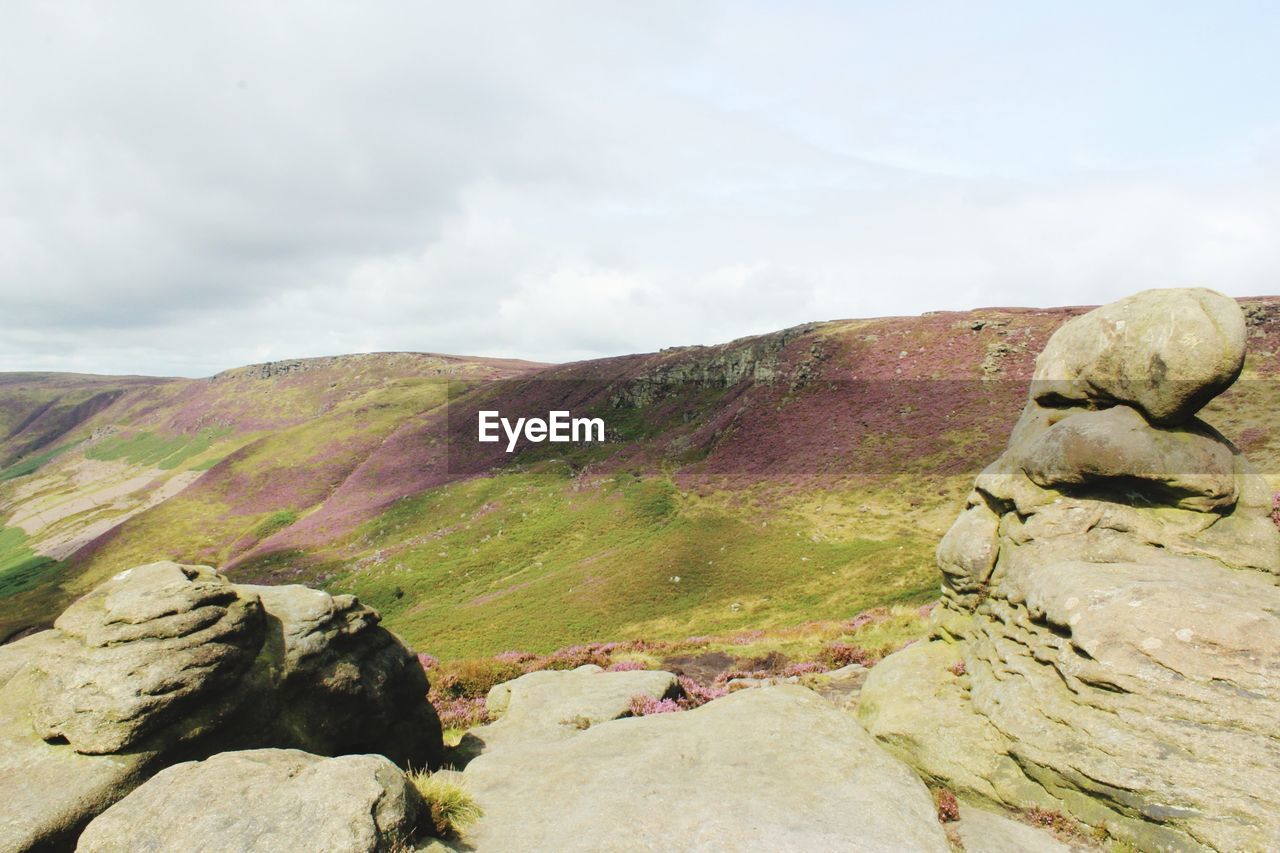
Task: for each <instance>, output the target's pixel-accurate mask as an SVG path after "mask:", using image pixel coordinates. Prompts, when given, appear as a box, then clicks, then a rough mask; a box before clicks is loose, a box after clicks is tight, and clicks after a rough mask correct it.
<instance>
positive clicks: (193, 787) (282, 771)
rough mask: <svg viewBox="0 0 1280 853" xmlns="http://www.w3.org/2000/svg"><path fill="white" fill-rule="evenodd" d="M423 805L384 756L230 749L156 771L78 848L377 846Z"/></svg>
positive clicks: (403, 832)
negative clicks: (330, 756)
mask: <svg viewBox="0 0 1280 853" xmlns="http://www.w3.org/2000/svg"><path fill="white" fill-rule="evenodd" d="M425 808H426V807H425V805H424V804H423V802H422V797H421V795H419V793H418V791H417V789H416V788H415V787H414V786H413V785H412V784H411V783H410V782H409V781H408V779H406V778H405V775H404V773H403V772H401V771H400V769H399V768H398V767H396V766H395V765H394V764H392V763H391V762H390V761H388V760H387V759H386V758H384V757H382V756H381V755H345V756H342V757H340V758H322V757H320V756H317V755H311V754H309V753H306V752H300V751H298V750H294V749H257V750H248V751H244V752H224V753H222V754H220V755H215V756H213V757H212V758H209V759H207V760H205V761H189V762H184V763H182V764H176V765H174V766H172V767H169V768H167V769H165V770H162V771H160V772H159V773H157V774H156V775H155V776H153V777H152V778H151V779H150V780H148V781H147V782H146V783H145V784H144V785H142V786H141V787H139V788H138V789H137V790H135V791H134V792H133V793H131V794H129V795H128V796H127V797H125V798H124V799H123V800H121V801H120V802H118V803H116V804H115V805H114V806H112V807H111V808H109V809H107V810H106V811H105V812H103V813H102V814H101V815H99V816H98V817H97V818H96V819H94V821H93V822H92V823H90V824H89V826H88V827H87V828H86V829H85V831H84V833H83V834H82V835H81V836H80V841H79V843H78V844H77V846H76V850H77V851H80V853H133V851H137V850H203V851H207V853H219V851H226V853H242V851H243V852H244V853H248V851H260V853H276V851H281V850H312V851H317V853H375V851H390V850H394V849H405V848H403V847H400V848H397V845H401V844H403V843H404V842H405V841H407V840H409V839H410V838H411V837H412V836H413V834H414V833H415V831H416V830H417V828H418V824H419V822H420V820H421V818H422V816H423V815H424V811H425Z"/></svg>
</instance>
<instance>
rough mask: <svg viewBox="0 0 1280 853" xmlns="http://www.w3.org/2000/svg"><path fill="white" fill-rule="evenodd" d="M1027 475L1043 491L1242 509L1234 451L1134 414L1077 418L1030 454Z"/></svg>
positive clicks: (1057, 427) (1201, 434) (1210, 436)
mask: <svg viewBox="0 0 1280 853" xmlns="http://www.w3.org/2000/svg"><path fill="white" fill-rule="evenodd" d="M1023 470H1024V471H1025V472H1026V474H1027V476H1028V477H1029V478H1030V479H1031V482H1033V483H1035V484H1036V485H1037V486H1040V487H1041V488H1044V489H1057V490H1058V491H1062V492H1072V493H1076V494H1081V493H1083V494H1091V495H1092V494H1098V493H1102V494H1103V496H1104V497H1106V498H1107V499H1109V500H1112V501H1114V502H1117V503H1131V502H1133V501H1135V500H1137V501H1145V502H1147V503H1149V504H1151V505H1156V506H1158V505H1161V504H1165V505H1168V506H1175V507H1178V508H1180V509H1194V510H1201V511H1209V510H1215V509H1220V508H1230V507H1231V506H1233V505H1234V504H1235V502H1236V484H1235V473H1236V472H1235V458H1234V455H1233V453H1232V448H1231V446H1230V445H1229V444H1227V442H1226V441H1225V440H1224V439H1223V438H1222V437H1221V436H1219V435H1217V434H1216V433H1212V432H1211V431H1210V430H1208V429H1207V428H1203V427H1201V428H1199V429H1193V428H1174V429H1152V428H1151V426H1150V425H1149V424H1148V423H1147V422H1146V421H1145V420H1144V419H1143V417H1142V415H1141V414H1139V413H1138V412H1137V411H1136V410H1134V409H1131V408H1129V407H1128V406H1116V407H1114V408H1111V409H1107V410H1105V411H1101V412H1078V413H1076V414H1073V415H1071V416H1070V417H1068V418H1065V419H1063V420H1061V421H1059V422H1058V423H1056V424H1054V425H1053V426H1052V427H1050V428H1049V429H1048V430H1047V431H1045V433H1044V435H1042V436H1040V438H1039V439H1038V440H1037V441H1036V442H1035V443H1034V444H1033V445H1032V446H1031V447H1030V448H1029V449H1028V451H1027V458H1026V460H1025V462H1024V463H1023Z"/></svg>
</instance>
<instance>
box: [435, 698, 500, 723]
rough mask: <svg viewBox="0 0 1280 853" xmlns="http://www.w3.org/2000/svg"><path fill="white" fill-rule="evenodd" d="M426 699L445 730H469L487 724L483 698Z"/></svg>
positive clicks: (487, 717) (485, 705)
mask: <svg viewBox="0 0 1280 853" xmlns="http://www.w3.org/2000/svg"><path fill="white" fill-rule="evenodd" d="M427 698H428V699H429V700H430V701H431V704H432V706H434V707H435V709H436V714H438V715H439V717H440V725H441V726H443V727H444V728H446V729H469V728H472V727H473V726H482V725H484V724H485V723H487V722H489V707H488V705H487V703H486V702H485V698H484V697H483V696H443V697H436V696H431V695H430V694H428V696H427Z"/></svg>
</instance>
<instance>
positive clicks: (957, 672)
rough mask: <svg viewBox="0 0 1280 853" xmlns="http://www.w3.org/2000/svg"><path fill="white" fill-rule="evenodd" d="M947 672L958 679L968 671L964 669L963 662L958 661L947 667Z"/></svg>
mask: <svg viewBox="0 0 1280 853" xmlns="http://www.w3.org/2000/svg"><path fill="white" fill-rule="evenodd" d="M947 671H948V672H950V673H951V674H952V675H954V676H956V677H957V678H958V677H960V676H962V675H964V674H965V673H966V672H968V671H969V670H968V669H967V668H966V667H965V665H964V661H962V660H958V661H956V662H955V663H953V664H951V666H949V667H947Z"/></svg>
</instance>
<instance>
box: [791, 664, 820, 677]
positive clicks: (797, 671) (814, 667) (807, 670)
mask: <svg viewBox="0 0 1280 853" xmlns="http://www.w3.org/2000/svg"><path fill="white" fill-rule="evenodd" d="M825 670H826V668H825V667H824V666H823V665H822V664H820V663H815V662H813V661H805V662H804V663H790V664H787V666H786V667H785V668H784V669H783V670H782V677H783V678H791V677H792V676H796V675H810V674H812V673H815V672H824V671H825Z"/></svg>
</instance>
